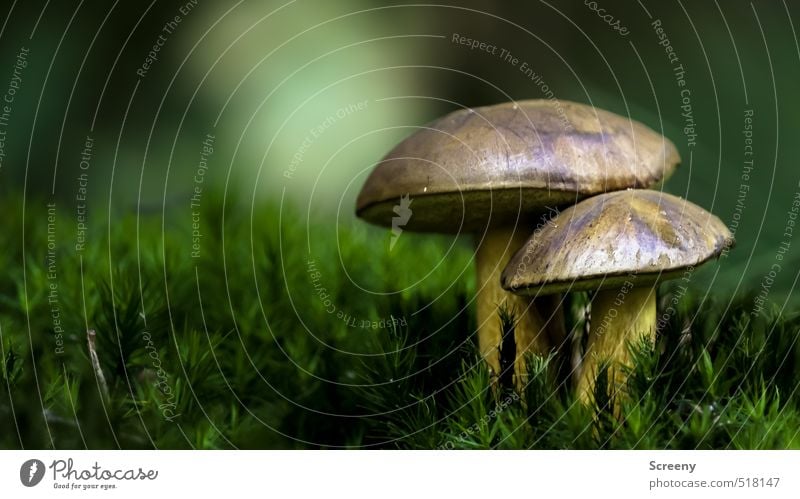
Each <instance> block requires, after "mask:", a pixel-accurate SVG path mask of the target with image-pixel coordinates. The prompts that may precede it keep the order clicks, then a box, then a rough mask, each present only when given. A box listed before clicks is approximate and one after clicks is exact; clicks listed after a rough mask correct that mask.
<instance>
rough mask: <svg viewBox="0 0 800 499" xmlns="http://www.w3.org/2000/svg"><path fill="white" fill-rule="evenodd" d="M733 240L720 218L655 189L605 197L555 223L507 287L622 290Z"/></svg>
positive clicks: (511, 273) (517, 258)
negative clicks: (624, 285)
mask: <svg viewBox="0 0 800 499" xmlns="http://www.w3.org/2000/svg"><path fill="white" fill-rule="evenodd" d="M733 243H734V240H733V236H732V235H731V233H730V231H729V230H728V228H727V227H726V226H725V224H723V223H722V221H721V220H720V219H719V218H717V217H716V216H714V215H713V214H711V213H709V212H707V211H706V210H704V209H703V208H700V207H699V206H697V205H695V204H692V203H690V202H689V201H686V200H684V199H681V198H678V197H675V196H673V195H671V194H666V193H663V192H658V191H651V190H628V191H620V192H612V193H608V194H602V195H600V196H596V197H593V198H590V199H587V200H585V201H582V202H580V203H578V204H577V205H575V206H571V207H570V208H568V209H566V210H564V211H563V212H561V213H560V214H559V215H558V216H556V217H555V218H553V220H552V223H550V224H548V225H546V226H544V227H543V228H542V229H541V230H540V231H538V232H536V233H534V234H533V236H531V238H530V239H528V241H527V242H526V243H525V244H524V245H523V246H522V248H520V250H519V251H518V252H517V253H516V254H515V255H514V256H513V257H512V258H511V260H510V261H509V263H508V266H506V268H505V270H504V271H503V274H502V277H501V282H502V286H503V288H505V289H506V290H508V291H513V292H515V293H520V294H535V293H543V294H548V293H555V292H562V291H566V290H571V291H580V290H589V289H595V290H596V289H608V288H612V287H619V286H621V284H622V283H623V282H624V281H626V280H627V279H629V276H630V275H636V281H635V285H637V286H639V285H645V284H647V283H653V282H656V281H657V280H659V279H668V278H669V277H672V276H674V275H675V274H678V273H680V272H682V271H685V270H686V269H688V268H690V267H694V266H697V265H700V264H702V263H704V262H705V261H707V260H709V259H711V258H714V257H716V256H719V254H720V253H721V252H722V251H723V250H724V249H725V248H726V247H729V246H731V245H732V244H733Z"/></svg>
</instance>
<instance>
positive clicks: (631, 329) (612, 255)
mask: <svg viewBox="0 0 800 499" xmlns="http://www.w3.org/2000/svg"><path fill="white" fill-rule="evenodd" d="M733 243H734V240H733V236H732V235H731V233H730V231H729V230H728V228H727V227H726V226H725V224H723V223H722V221H721V220H720V219H719V218H717V217H716V216H714V215H713V214H711V213H709V212H707V211H706V210H704V209H703V208H700V207H699V206H697V205H694V204H692V203H690V202H688V201H686V200H683V199H681V198H678V197H675V196H672V195H670V194H666V193H663V192H658V191H651V190H628V191H620V192H612V193H608V194H602V195H599V196H596V197H593V198H590V199H587V200H585V201H582V202H580V203H578V204H577V205H575V206H572V207H570V208H568V209H566V210H564V211H563V212H561V213H560V214H559V216H558V217H556V219H555V220H554V223H553V224H551V225H550V226H548V227H546V228H545V229H544V230H542V231H541V232H540V233H538V234H535V235H534V236H533V237H531V238H530V239H529V240H528V241H527V242H526V243H525V245H524V246H523V247H522V248H521V249H520V250H519V252H517V254H516V255H514V256H513V257H512V258H511V261H510V262H509V263H508V266H507V267H506V269H505V271H504V272H503V275H502V285H503V288H505V289H507V290H509V291H512V292H514V293H519V294H522V295H531V294H533V295H536V294H542V293H544V294H548V293H560V292H567V291H582V290H584V291H585V290H594V291H596V292H595V294H594V298H593V301H592V312H591V314H592V317H591V325H590V329H589V339H588V343H587V347H586V353H585V355H584V357H583V362H582V367H581V372H580V373H576V374H577V375H578V378H577V379H578V381H577V389H578V394H579V396H580V397H581V399H582V400H583V401H584V402H589V401H591V400H592V394H593V392H594V382H595V379H596V378H597V373H598V370H599V367H598V366H599V365H600V364H601V363H602V362H606V361H607V362H608V363H609V364H608V365H609V372H613V378H611V379H609V382H610V383H613V385H612V386H616V387H620V386H622V385H623V383H624V382H625V375H624V373H623V369H621V367H622V366H624V365H629V364H630V361H631V359H630V352H629V348H628V344H629V343H631V342H632V343H635V342H639V341H642V340H646V341H650V342H654V341H655V334H656V290H657V288H658V284H659V282H661V281H665V280H669V279H673V278H675V277H679V276H681V275H683V274H684V273H687V272H689V273H690V272H691V271H692V270H693V269H694V268H695V267H697V266H699V265H701V264H702V263H704V262H706V261H708V260H710V259H712V258H714V257H717V256H719V255H720V253H721V252H722V251H723V250H724V249H725V248H727V247H729V246H731V245H732V244H733Z"/></svg>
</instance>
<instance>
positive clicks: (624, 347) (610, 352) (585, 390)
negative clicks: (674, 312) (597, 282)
mask: <svg viewBox="0 0 800 499" xmlns="http://www.w3.org/2000/svg"><path fill="white" fill-rule="evenodd" d="M625 286H628V287H621V288H611V289H608V290H603V291H598V292H597V293H596V294H595V296H594V299H593V300H592V318H591V326H590V329H589V342H588V344H587V346H586V353H585V354H584V356H583V362H582V366H581V373H580V375H579V376H580V377H579V379H578V395H579V397H580V398H581V400H582V401H583V402H584V403H587V404H588V403H591V402H592V401H593V400H594V386H595V380H596V379H597V372H598V369H599V366H600V365H601V364H602V363H603V362H608V369H609V370H608V373H609V380H608V381H609V386H610V387H611V395H612V396H614V395H615V394H616V393H618V392H620V391H621V390H622V388H623V387H624V384H625V381H626V379H627V378H626V376H625V373H624V371H623V369H622V366H630V365H631V358H630V357H631V355H630V350H629V348H628V344H629V343H634V344H636V343H638V342H639V341H641V340H642V339H647V340H649V341H651V342H654V341H655V334H656V288H655V286H643V287H633V285H632V284H630V281H628V282H626V285H625Z"/></svg>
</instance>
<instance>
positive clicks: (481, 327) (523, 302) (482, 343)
mask: <svg viewBox="0 0 800 499" xmlns="http://www.w3.org/2000/svg"><path fill="white" fill-rule="evenodd" d="M529 236H530V232H528V231H525V230H520V229H518V230H516V231H515V230H514V229H511V228H501V229H492V230H490V231H489V232H487V233H486V234H485V235H484V236H483V239H482V240H480V241H479V243H478V245H477V248H476V252H475V253H476V254H475V260H476V265H477V268H478V282H477V286H478V290H477V309H478V347H479V349H480V352H481V355H482V356H483V358H484V359H485V360H486V362H487V363H488V364H489V368H490V369H491V372H492V375H493V377H496V376H499V374H500V344H501V343H502V334H503V332H502V323H501V321H500V316H499V313H498V312H499V309H500V307H502V306H506V307H507V308H508V309H509V310H513V311H514V312H515V317H516V318H517V324H516V327H515V329H514V342H515V343H516V360H515V362H514V371H515V373H516V376H515V378H516V384H517V386H518V387H519V386H520V383H522V382H523V380H524V378H525V376H524V374H525V373H526V372H527V368H526V366H525V363H524V362H522V361H521V360H520V359H523V358H524V356H525V355H526V353H527V352H533V353H535V354H538V355H545V354H547V353H548V352H549V351H550V350H551V339H550V337H549V335H551V334H552V335H553V336H554V337H556V338H558V336H559V334H561V333H559V332H558V331H559V325H560V328H561V330H563V321H564V317H563V313H562V312H561V311H560V307H558V304H559V301H560V300H554V298H553V297H547V298H537V299H531V298H530V297H525V296H517V295H515V294H512V293H509V292H507V291H505V290H504V289H503V288H502V287H501V286H500V274H501V273H502V272H503V269H504V268H505V266H506V264H507V263H508V260H509V259H510V258H511V256H513V255H514V253H515V252H516V251H517V250H518V249H519V248H520V247H522V244H523V243H524V242H525V241H526V240H527V238H528V237H529ZM540 302H541V304H542V305H543V308H542V309H540V308H539V306H538V305H539V304H540ZM551 317H552V319H551ZM548 319H549V320H550V322H551V323H552V327H550V328H548V327H546V326H548ZM550 329H552V330H553V332H552V333H550V331H549V330H550Z"/></svg>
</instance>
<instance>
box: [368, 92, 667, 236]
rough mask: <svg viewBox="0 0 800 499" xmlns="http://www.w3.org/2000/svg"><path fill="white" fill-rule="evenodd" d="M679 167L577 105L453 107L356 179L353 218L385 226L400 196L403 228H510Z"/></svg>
mask: <svg viewBox="0 0 800 499" xmlns="http://www.w3.org/2000/svg"><path fill="white" fill-rule="evenodd" d="M679 162H680V157H679V155H678V151H677V149H676V148H675V145H674V144H673V143H672V142H670V141H669V140H668V139H666V138H665V137H663V136H662V135H661V134H659V133H657V132H655V131H653V130H651V129H650V128H648V127H646V126H645V125H642V124H641V123H638V122H636V121H633V120H631V119H628V118H625V117H622V116H619V115H616V114H614V113H610V112H608V111H603V110H602V109H598V108H595V107H592V106H587V105H585V104H578V103H574V102H567V101H551V100H546V99H543V100H527V101H520V102H508V103H504V104H498V105H494V106H487V107H479V108H475V109H463V110H459V111H455V112H453V113H450V114H448V115H446V116H444V117H442V118H440V119H438V120H436V121H434V122H432V123H430V124H428V125H426V126H425V127H422V128H420V129H419V130H417V131H416V132H415V133H414V134H412V135H411V136H410V137H408V138H407V139H405V140H404V141H402V142H401V143H400V144H398V145H397V146H396V147H395V148H394V149H393V150H392V151H391V152H389V154H387V155H386V156H385V157H384V158H383V159H382V160H381V162H380V163H379V164H378V165H377V166H376V167H375V169H374V170H373V171H372V173H371V174H370V176H369V178H368V179H367V181H366V182H365V183H364V186H363V188H362V189H361V193H360V194H359V196H358V200H357V202H356V214H357V215H358V216H359V217H361V218H363V219H365V220H367V221H368V222H371V223H374V224H377V225H385V226H389V225H391V224H392V219H393V218H394V217H395V216H396V213H395V211H394V208H395V207H396V206H397V205H399V204H400V200H401V198H402V197H403V196H409V197H410V199H411V201H412V205H410V206H409V205H406V206H409V207H410V208H411V211H412V212H413V216H411V217H410V219H409V220H408V222H407V223H406V225H404V228H405V229H409V230H419V231H430V232H460V231H464V230H467V231H477V230H481V229H482V228H485V227H487V226H488V225H492V226H503V225H507V226H510V225H514V224H515V223H516V222H519V221H521V220H525V219H527V218H533V217H532V216H533V215H536V214H539V213H541V212H542V211H543V210H544V209H545V207H548V206H560V205H565V204H573V203H575V202H577V201H578V200H580V199H582V198H585V197H588V196H592V195H595V194H599V193H602V192H609V191H615V190H621V189H627V188H647V187H652V186H653V185H655V184H657V183H658V182H660V181H662V180H664V179H666V178H667V177H669V175H671V174H672V172H673V171H674V170H675V168H676V167H677V165H678V163H679Z"/></svg>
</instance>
